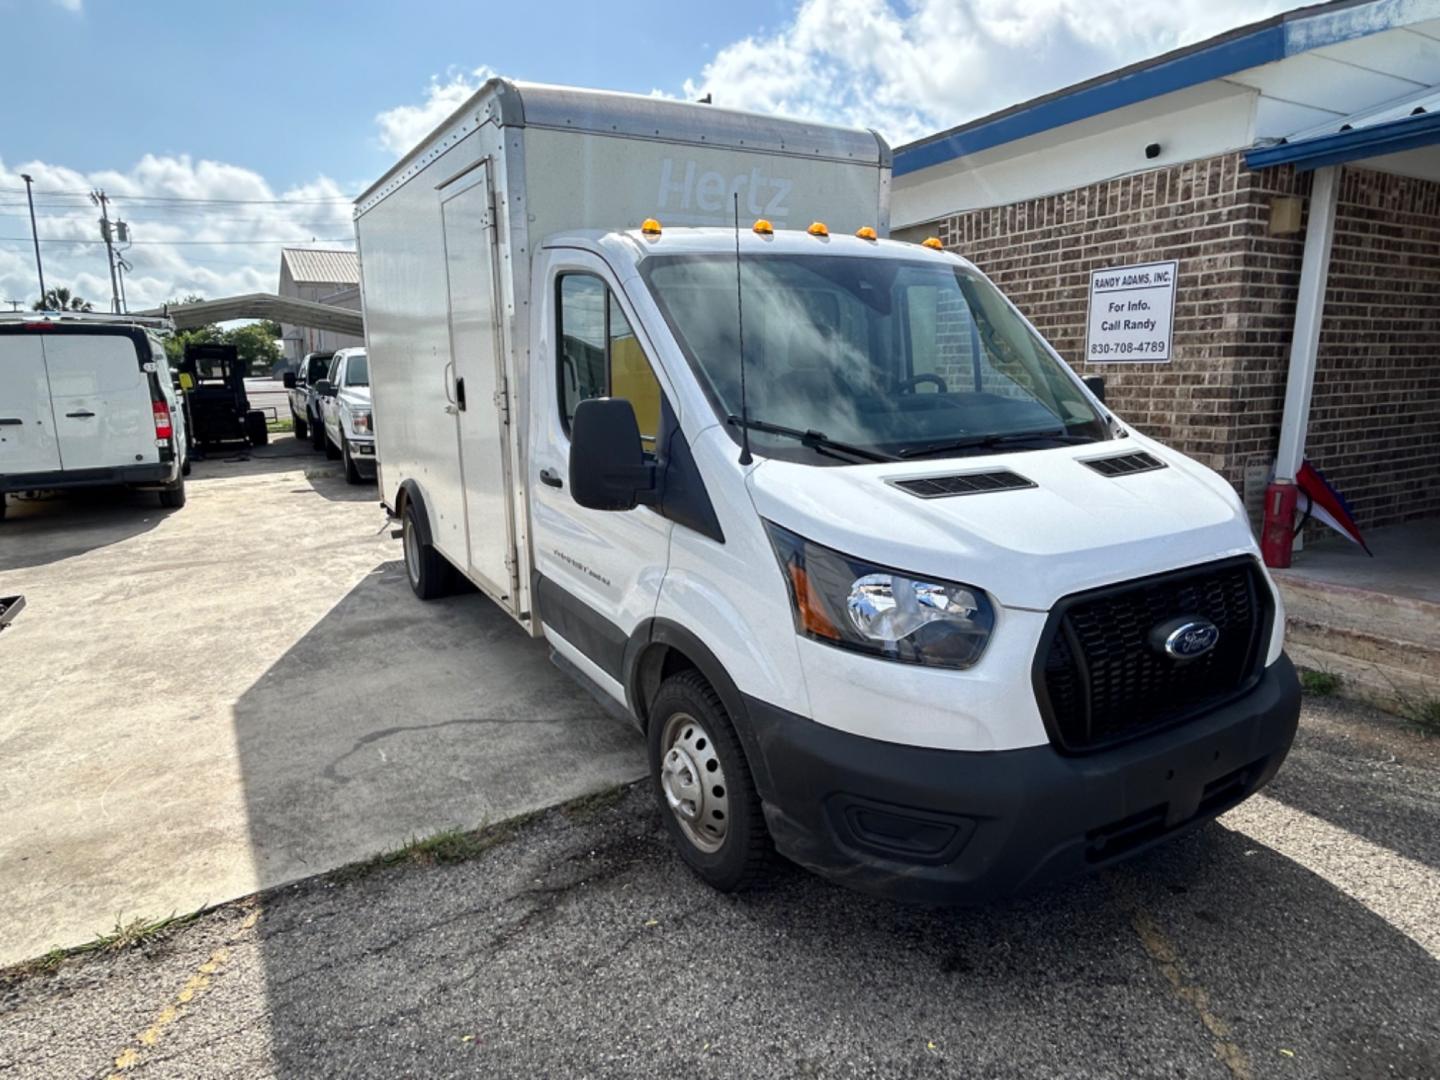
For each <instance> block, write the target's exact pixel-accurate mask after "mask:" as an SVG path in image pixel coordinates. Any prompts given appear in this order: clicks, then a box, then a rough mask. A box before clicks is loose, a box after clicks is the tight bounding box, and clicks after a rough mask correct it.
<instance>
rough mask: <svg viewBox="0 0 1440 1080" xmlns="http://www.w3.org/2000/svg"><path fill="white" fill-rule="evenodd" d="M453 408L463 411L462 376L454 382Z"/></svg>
mask: <svg viewBox="0 0 1440 1080" xmlns="http://www.w3.org/2000/svg"><path fill="white" fill-rule="evenodd" d="M455 407H456V408H457V409H459V410H460V411H461V412H464V411H465V377H464V376H463V375H462V376H461V377H460V378H458V379H456V380H455Z"/></svg>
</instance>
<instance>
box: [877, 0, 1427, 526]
mask: <svg viewBox="0 0 1440 1080" xmlns="http://www.w3.org/2000/svg"><path fill="white" fill-rule="evenodd" d="M1437 84H1440V2H1434V0H1429V2H1427V0H1412V2H1408V3H1397V2H1394V0H1379V2H1371V3H1353V2H1341V3H1331V4H1325V5H1320V6H1317V7H1310V8H1304V9H1300V10H1298V11H1295V12H1291V13H1289V14H1286V15H1282V16H1278V17H1276V18H1273V19H1269V20H1266V21H1264V22H1261V23H1256V24H1254V25H1252V26H1247V27H1242V28H1240V29H1239V30H1236V31H1233V32H1231V33H1228V34H1224V35H1221V36H1220V37H1218V38H1214V39H1211V40H1209V41H1205V42H1201V43H1200V44H1198V45H1195V46H1191V47H1188V48H1186V49H1182V50H1178V51H1176V52H1172V53H1168V54H1166V55H1164V56H1160V57H1157V58H1155V59H1153V60H1150V61H1146V62H1144V63H1141V64H1137V65H1135V66H1133V67H1130V68H1126V69H1124V70H1122V71H1119V72H1115V73H1112V74H1109V75H1105V76H1102V77H1100V78H1098V79H1093V80H1090V81H1089V82H1086V83H1082V84H1080V85H1078V86H1075V87H1071V88H1069V89H1066V90H1062V91H1060V92H1058V93H1056V94H1051V95H1048V96H1047V97H1044V98H1040V99H1037V100H1036V101H1032V102H1028V103H1025V104H1023V105H1019V106H1016V107H1014V108H1012V109H1007V110H1004V111H1003V112H1000V113H997V114H994V115H993V116H989V117H984V118H982V119H980V120H976V121H974V122H972V123H969V124H965V125H963V126H961V127H958V128H955V129H953V130H950V131H946V132H941V133H939V134H937V135H935V136H932V137H930V138H927V139H922V140H920V141H919V142H916V143H913V144H911V145H909V146H904V147H901V148H899V149H898V150H897V151H896V153H895V183H894V195H893V208H892V221H893V226H894V232H895V234H896V235H898V236H900V237H902V238H905V237H908V238H912V239H918V238H920V237H922V236H926V235H935V236H938V237H939V238H940V239H941V241H942V242H943V243H944V244H945V246H946V247H947V248H950V249H951V250H954V251H957V252H959V253H960V254H962V255H964V256H966V257H967V258H969V259H971V260H973V261H974V262H975V263H976V264H977V265H979V266H980V268H981V269H982V270H984V271H985V272H986V273H987V274H989V275H990V276H991V277H993V278H994V279H995V281H996V282H997V283H998V284H999V285H1000V286H1001V287H1002V288H1004V289H1005V290H1006V292H1007V293H1008V294H1009V295H1010V297H1011V298H1012V299H1013V300H1014V301H1015V302H1016V304H1017V305H1018V306H1019V307H1020V309H1021V310H1022V311H1023V312H1024V313H1025V314H1026V315H1027V316H1028V317H1029V318H1030V319H1031V320H1032V321H1033V322H1034V323H1035V325H1036V326H1037V327H1038V328H1039V329H1040V330H1041V331H1042V332H1043V333H1044V334H1045V335H1046V336H1047V337H1048V338H1049V339H1050V341H1051V342H1052V343H1053V344H1054V345H1055V347H1056V349H1057V350H1058V351H1059V352H1060V354H1061V355H1062V356H1063V357H1064V358H1065V359H1066V360H1067V361H1069V362H1070V363H1072V364H1073V365H1074V366H1075V367H1076V368H1077V369H1078V370H1079V371H1080V372H1081V373H1082V374H1084V375H1087V376H1088V375H1101V376H1103V377H1104V378H1105V380H1106V393H1107V400H1108V401H1109V403H1110V404H1111V405H1112V406H1113V407H1114V408H1115V409H1116V411H1117V412H1118V413H1120V414H1121V415H1122V416H1124V417H1125V418H1126V419H1127V420H1128V421H1129V422H1131V423H1133V424H1135V425H1136V426H1137V427H1139V428H1140V429H1142V430H1144V431H1145V432H1147V433H1148V434H1151V435H1153V436H1155V437H1157V438H1159V439H1162V440H1164V441H1166V442H1168V443H1170V444H1172V445H1174V446H1176V447H1177V448H1179V449H1181V450H1183V451H1185V452H1186V453H1189V454H1191V455H1192V456H1194V457H1196V458H1197V459H1199V460H1201V461H1203V462H1205V463H1206V464H1208V465H1210V466H1212V467H1213V468H1215V469H1217V470H1218V471H1220V472H1221V473H1222V474H1223V475H1225V476H1226V477H1227V478H1228V479H1229V480H1230V481H1231V482H1232V483H1234V484H1235V486H1236V488H1237V490H1240V491H1241V492H1242V493H1244V494H1245V496H1246V498H1247V502H1249V503H1250V504H1251V505H1252V507H1254V509H1255V511H1256V514H1257V518H1258V514H1259V511H1260V506H1261V504H1262V502H1263V497H1264V492H1265V487H1266V484H1267V483H1268V481H1269V480H1270V478H1271V476H1272V474H1274V475H1277V476H1278V477H1279V478H1280V479H1282V480H1284V479H1293V477H1294V475H1295V470H1296V469H1297V468H1298V466H1299V464H1300V460H1301V457H1302V455H1303V457H1304V458H1305V459H1308V460H1309V461H1311V462H1312V463H1313V464H1314V465H1315V466H1316V467H1317V468H1319V469H1320V470H1321V471H1322V472H1323V473H1324V474H1325V475H1326V476H1327V478H1328V479H1329V480H1330V482H1331V483H1332V484H1334V485H1335V486H1336V487H1337V488H1338V489H1339V490H1340V491H1341V492H1342V493H1343V494H1345V496H1346V497H1347V498H1348V499H1349V501H1350V504H1351V506H1352V508H1353V510H1354V512H1355V517H1356V519H1357V521H1358V523H1359V525H1360V526H1361V528H1362V529H1363V528H1368V527H1375V526H1382V525H1387V524H1392V523H1397V522H1402V521H1407V520H1412V519H1415V518H1419V517H1432V518H1433V517H1440V482H1437V480H1436V477H1437V476H1440V85H1437ZM1172 261H1173V262H1174V263H1175V264H1176V265H1175V273H1176V278H1175V283H1174V286H1173V290H1172V291H1171V292H1170V293H1166V292H1163V291H1162V292H1160V293H1159V295H1162V296H1167V295H1168V296H1170V297H1171V302H1172V304H1173V315H1172V318H1171V331H1170V334H1169V335H1168V338H1167V340H1166V341H1165V342H1164V343H1163V345H1164V352H1165V355H1166V356H1167V357H1168V359H1167V360H1165V361H1163V362H1155V361H1154V360H1151V359H1149V358H1148V357H1145V356H1144V355H1143V354H1142V355H1141V358H1138V359H1137V358H1125V359H1116V358H1115V357H1114V356H1113V355H1102V354H1101V350H1103V349H1105V348H1108V346H1107V345H1105V344H1102V343H1100V342H1098V341H1097V337H1098V336H1100V335H1097V333H1096V329H1095V326H1096V325H1099V319H1098V317H1092V316H1091V314H1090V304H1091V300H1092V295H1091V293H1092V288H1097V287H1098V286H1097V285H1096V284H1095V283H1092V272H1093V271H1101V270H1109V269H1112V268H1113V269H1116V270H1120V271H1123V270H1125V269H1126V268H1130V267H1140V266H1143V265H1145V264H1159V263H1170V262H1172ZM1103 280H1104V278H1103V276H1100V275H1097V281H1103ZM1092 324H1095V325H1092ZM1317 331H1318V333H1317ZM1150 344H1153V345H1154V347H1155V348H1156V350H1157V351H1158V350H1159V349H1160V348H1161V346H1162V343H1161V342H1159V341H1158V340H1157V341H1155V342H1146V343H1138V344H1135V347H1136V348H1142V347H1144V346H1145V345H1150ZM956 347H957V348H959V349H961V350H963V348H964V345H963V342H962V343H959V344H957V346H956Z"/></svg>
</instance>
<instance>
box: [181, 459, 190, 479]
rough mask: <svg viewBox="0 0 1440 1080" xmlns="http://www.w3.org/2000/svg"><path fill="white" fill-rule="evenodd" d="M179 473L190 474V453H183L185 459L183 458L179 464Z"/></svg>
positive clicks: (182, 474)
mask: <svg viewBox="0 0 1440 1080" xmlns="http://www.w3.org/2000/svg"><path fill="white" fill-rule="evenodd" d="M180 475H181V476H189V475H190V455H189V454H186V455H185V460H184V462H183V463H182V464H181V465H180Z"/></svg>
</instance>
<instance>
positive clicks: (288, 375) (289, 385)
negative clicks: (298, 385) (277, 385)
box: [280, 371, 295, 390]
mask: <svg viewBox="0 0 1440 1080" xmlns="http://www.w3.org/2000/svg"><path fill="white" fill-rule="evenodd" d="M280 381H281V382H282V383H284V384H285V389H286V390H294V389H295V373H294V372H293V371H287V372H285V374H284V375H281V376H280Z"/></svg>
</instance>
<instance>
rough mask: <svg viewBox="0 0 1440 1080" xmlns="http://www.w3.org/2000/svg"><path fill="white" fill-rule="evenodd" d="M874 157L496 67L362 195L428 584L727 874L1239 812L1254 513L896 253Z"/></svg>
mask: <svg viewBox="0 0 1440 1080" xmlns="http://www.w3.org/2000/svg"><path fill="white" fill-rule="evenodd" d="M889 164H890V161H889V152H888V149H887V148H886V146H885V144H884V142H883V141H882V140H881V139H880V138H879V137H878V136H876V135H875V134H874V133H872V132H867V131H852V130H843V129H837V128H832V127H825V126H821V125H816V124H809V123H799V122H791V121H784V120H778V119H772V118H767V117H762V116H755V115H749V114H743V113H738V112H730V111H725V110H722V109H717V108H713V107H708V106H705V105H698V104H686V103H680V102H672V101H662V100H654V99H649V98H641V97H634V96H628V95H620V94H608V93H596V92H588V91H579V90H571V89H561V88H556V87H544V86H530V85H517V84H513V83H510V82H507V81H503V80H492V81H491V82H489V83H487V84H486V86H485V87H484V88H483V89H481V90H480V91H479V92H478V93H477V94H476V95H475V96H474V97H473V98H472V99H471V100H470V101H469V102H467V103H466V104H465V106H464V107H463V108H461V109H460V110H459V111H457V112H456V113H455V114H454V115H453V116H451V117H450V118H449V119H448V120H447V121H445V122H444V123H443V124H442V125H441V126H440V127H439V128H438V129H437V130H436V131H435V132H434V133H433V134H432V135H431V136H430V137H429V138H428V139H426V140H425V141H424V142H423V143H422V144H421V145H420V146H418V147H417V148H416V149H415V150H414V151H413V152H412V153H410V154H409V155H408V156H407V157H405V158H404V159H403V160H402V161H400V162H399V163H398V164H397V165H396V166H395V167H394V168H393V169H392V170H391V171H390V172H389V173H387V174H386V175H385V176H384V177H383V178H382V179H381V180H380V181H379V182H378V183H376V184H375V185H374V186H373V187H372V188H371V189H370V190H368V191H366V192H365V193H364V194H363V195H362V196H361V197H360V198H359V200H358V202H357V206H356V232H357V237H358V241H359V247H360V259H361V263H360V265H361V286H362V295H363V300H364V308H365V324H366V333H367V338H368V351H369V356H370V363H371V381H372V389H373V395H374V411H375V421H376V436H377V439H378V447H377V450H378V457H379V482H380V490H381V497H382V500H383V501H384V503H385V504H386V506H387V507H388V508H389V509H390V510H391V511H392V513H394V514H396V515H397V516H398V517H399V519H400V523H401V524H400V535H401V536H402V538H403V542H404V543H403V547H404V558H405V566H406V570H407V573H408V575H409V578H410V583H411V585H412V587H413V588H414V590H415V592H416V593H417V594H418V595H419V596H420V597H422V598H430V597H434V596H437V595H439V594H441V593H442V592H444V591H445V589H446V588H447V585H448V584H449V583H450V582H451V581H452V580H453V576H454V575H456V574H459V575H462V576H463V577H465V578H468V579H469V580H470V581H471V582H473V583H474V584H475V585H476V586H478V587H479V588H480V589H481V590H482V591H483V592H485V593H486V594H487V595H488V596H489V597H490V598H491V599H492V600H493V601H494V602H496V603H497V604H499V605H500V606H501V607H502V608H504V609H505V610H506V611H507V612H509V613H510V614H511V615H512V616H513V617H514V619H515V620H516V621H517V622H518V623H519V624H520V625H521V626H523V627H524V628H525V629H526V630H527V631H528V632H530V633H531V634H533V635H535V636H537V637H539V636H543V637H544V638H545V640H546V641H547V642H548V643H549V644H550V646H551V647H552V649H553V650H554V653H555V654H556V656H557V658H558V659H559V660H560V661H561V662H562V663H563V665H564V666H566V667H568V669H570V670H571V671H572V672H573V673H575V674H576V675H577V676H578V677H580V678H582V679H584V680H587V681H588V682H590V683H591V684H592V685H593V686H595V687H597V688H599V690H600V691H601V692H602V693H604V694H606V695H609V697H611V698H613V699H614V700H615V701H616V702H618V703H620V704H621V705H623V706H624V708H625V709H626V710H627V711H628V713H629V715H630V716H632V717H633V718H634V721H635V723H636V724H637V725H639V727H640V729H641V730H642V731H643V732H644V733H645V734H646V737H647V739H648V741H649V754H650V766H651V773H652V775H651V784H652V786H653V790H654V793H655V796H656V798H657V800H658V802H659V805H660V806H661V807H662V808H663V815H664V818H665V821H666V824H667V828H668V829H669V830H670V833H671V835H672V837H673V839H674V841H675V843H676V844H677V846H678V848H679V850H680V852H681V853H682V855H683V857H684V858H685V860H686V861H687V862H688V863H689V864H690V865H691V866H692V867H693V868H694V869H695V870H696V871H697V872H698V873H699V874H700V875H701V876H702V877H703V878H704V879H705V880H707V881H709V882H710V883H711V884H712V885H714V886H716V887H717V888H720V889H726V890H731V889H738V888H742V887H744V886H746V885H748V884H750V883H753V882H754V881H756V880H757V879H758V878H759V877H761V876H762V875H763V874H764V873H765V872H766V870H767V868H768V867H769V866H770V865H771V860H772V858H773V856H774V853H775V851H776V850H778V851H779V852H780V853H782V854H783V855H785V856H788V857H789V858H791V859H793V860H794V861H796V862H798V863H800V864H802V865H804V866H807V867H809V868H811V869H813V870H816V871H818V872H820V873H823V874H826V875H828V876H830V877H832V878H834V879H836V880H838V881H841V882H844V883H845V884H848V885H851V886H855V887H858V888H864V889H868V890H871V891H874V892H878V893H882V894H889V895H895V896H901V897H905V898H909V899H913V900H920V901H926V902H932V901H933V902H948V901H958V902H965V901H976V900H982V899H984V898H986V897H989V896H993V895H996V894H1001V893H1008V892H1011V891H1014V890H1017V889H1020V888H1023V887H1029V886H1033V885H1036V884H1039V883H1042V882H1046V881H1051V880H1055V879H1057V878H1061V877H1063V876H1066V875H1069V874H1073V873H1076V872H1079V871H1082V870H1085V869H1088V868H1094V867H1099V866H1105V865H1109V864H1110V863H1112V862H1114V861H1115V860H1118V859H1121V858H1124V857H1126V856H1128V855H1132V854H1134V853H1136V852H1139V851H1142V850H1144V849H1146V848H1147V847H1149V846H1151V845H1153V844H1155V843H1157V842H1159V841H1161V840H1163V839H1165V838H1167V837H1172V836H1175V835H1176V834H1178V833H1181V832H1183V831H1184V830H1186V829H1189V828H1193V827H1195V826H1196V825H1198V824H1200V823H1203V822H1205V821H1207V820H1209V819H1210V818H1212V817H1214V816H1215V815H1217V814H1219V813H1221V812H1222V811H1224V810H1226V809H1228V808H1229V807H1231V806H1234V805H1235V804H1236V803H1237V802H1239V801H1240V800H1242V799H1244V798H1246V797H1247V796H1248V795H1250V794H1251V793H1253V792H1254V791H1256V790H1257V789H1258V788H1259V787H1261V786H1262V785H1263V784H1265V783H1266V782H1267V781H1268V780H1269V779H1270V778H1271V777H1272V776H1273V775H1274V773H1275V771H1276V769H1277V768H1278V767H1279V766H1280V763H1281V761H1282V760H1283V759H1284V757H1285V754H1286V752H1287V750H1288V748H1289V746H1290V743H1291V740H1292V738H1293V736H1294V732H1295V726H1296V721H1297V717H1298V712H1299V694H1298V686H1297V682H1296V678H1295V674H1294V670H1293V668H1292V667H1291V665H1290V663H1289V661H1288V660H1287V659H1286V658H1285V656H1284V655H1283V653H1282V650H1281V645H1282V636H1283V623H1284V619H1283V613H1282V611H1281V607H1280V601H1279V598H1278V596H1277V594H1276V591H1275V589H1274V587H1273V585H1272V583H1271V581H1270V579H1269V577H1268V575H1267V574H1266V571H1265V569H1264V567H1263V566H1262V565H1261V563H1260V561H1259V559H1258V557H1257V550H1256V545H1255V542H1254V540H1253V538H1252V536H1251V532H1250V528H1249V526H1248V524H1247V521H1246V517H1245V513H1244V510H1243V508H1242V506H1241V504H1240V502H1239V500H1238V499H1237V498H1236V496H1235V493H1234V492H1233V491H1232V490H1231V488H1230V487H1229V486H1228V485H1227V484H1226V483H1225V481H1224V480H1223V479H1221V478H1220V477H1219V476H1217V475H1216V474H1215V473H1213V472H1211V471H1210V470H1208V469H1206V468H1204V467H1202V466H1200V465H1199V464H1197V463H1195V462H1193V461H1190V460H1188V459H1187V458H1185V457H1184V456H1182V455H1180V454H1178V453H1176V452H1174V451H1173V450H1170V449H1168V448H1166V447H1164V446H1162V445H1160V444H1159V443H1157V442H1154V441H1153V440H1150V439H1148V438H1145V437H1144V436H1142V435H1141V434H1139V433H1137V432H1135V431H1133V430H1130V429H1129V428H1128V426H1127V425H1125V424H1124V422H1123V421H1122V420H1120V419H1119V418H1118V417H1116V416H1115V415H1113V414H1112V413H1111V412H1110V411H1109V410H1107V409H1106V407H1105V405H1104V403H1103V401H1102V400H1101V398H1102V396H1103V395H1101V394H1098V393H1095V392H1092V390H1091V389H1090V388H1088V387H1087V386H1086V385H1085V384H1084V383H1083V382H1082V381H1081V380H1080V379H1079V378H1077V377H1076V376H1075V375H1074V374H1073V373H1072V371H1071V370H1070V369H1069V368H1068V367H1067V366H1066V365H1065V364H1064V363H1063V362H1062V361H1061V359H1060V357H1059V356H1058V355H1057V354H1056V353H1055V351H1054V350H1053V349H1052V348H1051V347H1050V346H1049V345H1048V344H1047V343H1046V342H1045V341H1044V339H1043V338H1042V337H1041V336H1040V334H1039V333H1037V332H1036V330H1035V329H1034V327H1033V326H1031V325H1030V324H1029V323H1028V322H1027V321H1026V320H1025V319H1024V318H1023V317H1022V316H1021V315H1020V313H1019V312H1018V311H1017V310H1016V309H1015V307H1014V306H1013V305H1012V304H1010V303H1009V302H1008V301H1007V300H1006V299H1005V298H1004V297H1003V296H1002V295H1001V294H1000V293H999V292H998V291H997V290H996V289H995V287H994V286H993V285H992V284H991V283H990V282H989V281H988V279H987V278H986V277H985V275H984V274H982V273H981V272H980V271H979V270H977V269H976V268H975V266H973V265H972V264H971V263H969V262H967V261H966V260H965V259H963V258H960V257H958V256H956V255H954V254H951V253H948V252H944V251H941V250H938V247H939V245H938V243H937V244H930V242H929V241H927V245H929V246H926V245H914V244H901V243H896V242H892V241H889V240H886V239H883V238H881V237H883V236H884V234H885V232H886V224H887V222H886V208H887V192H888V183H889ZM737 213H738V214H739V215H741V216H742V222H741V227H738V228H737V227H736V224H735V217H736V215H737ZM877 234H878V235H877Z"/></svg>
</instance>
